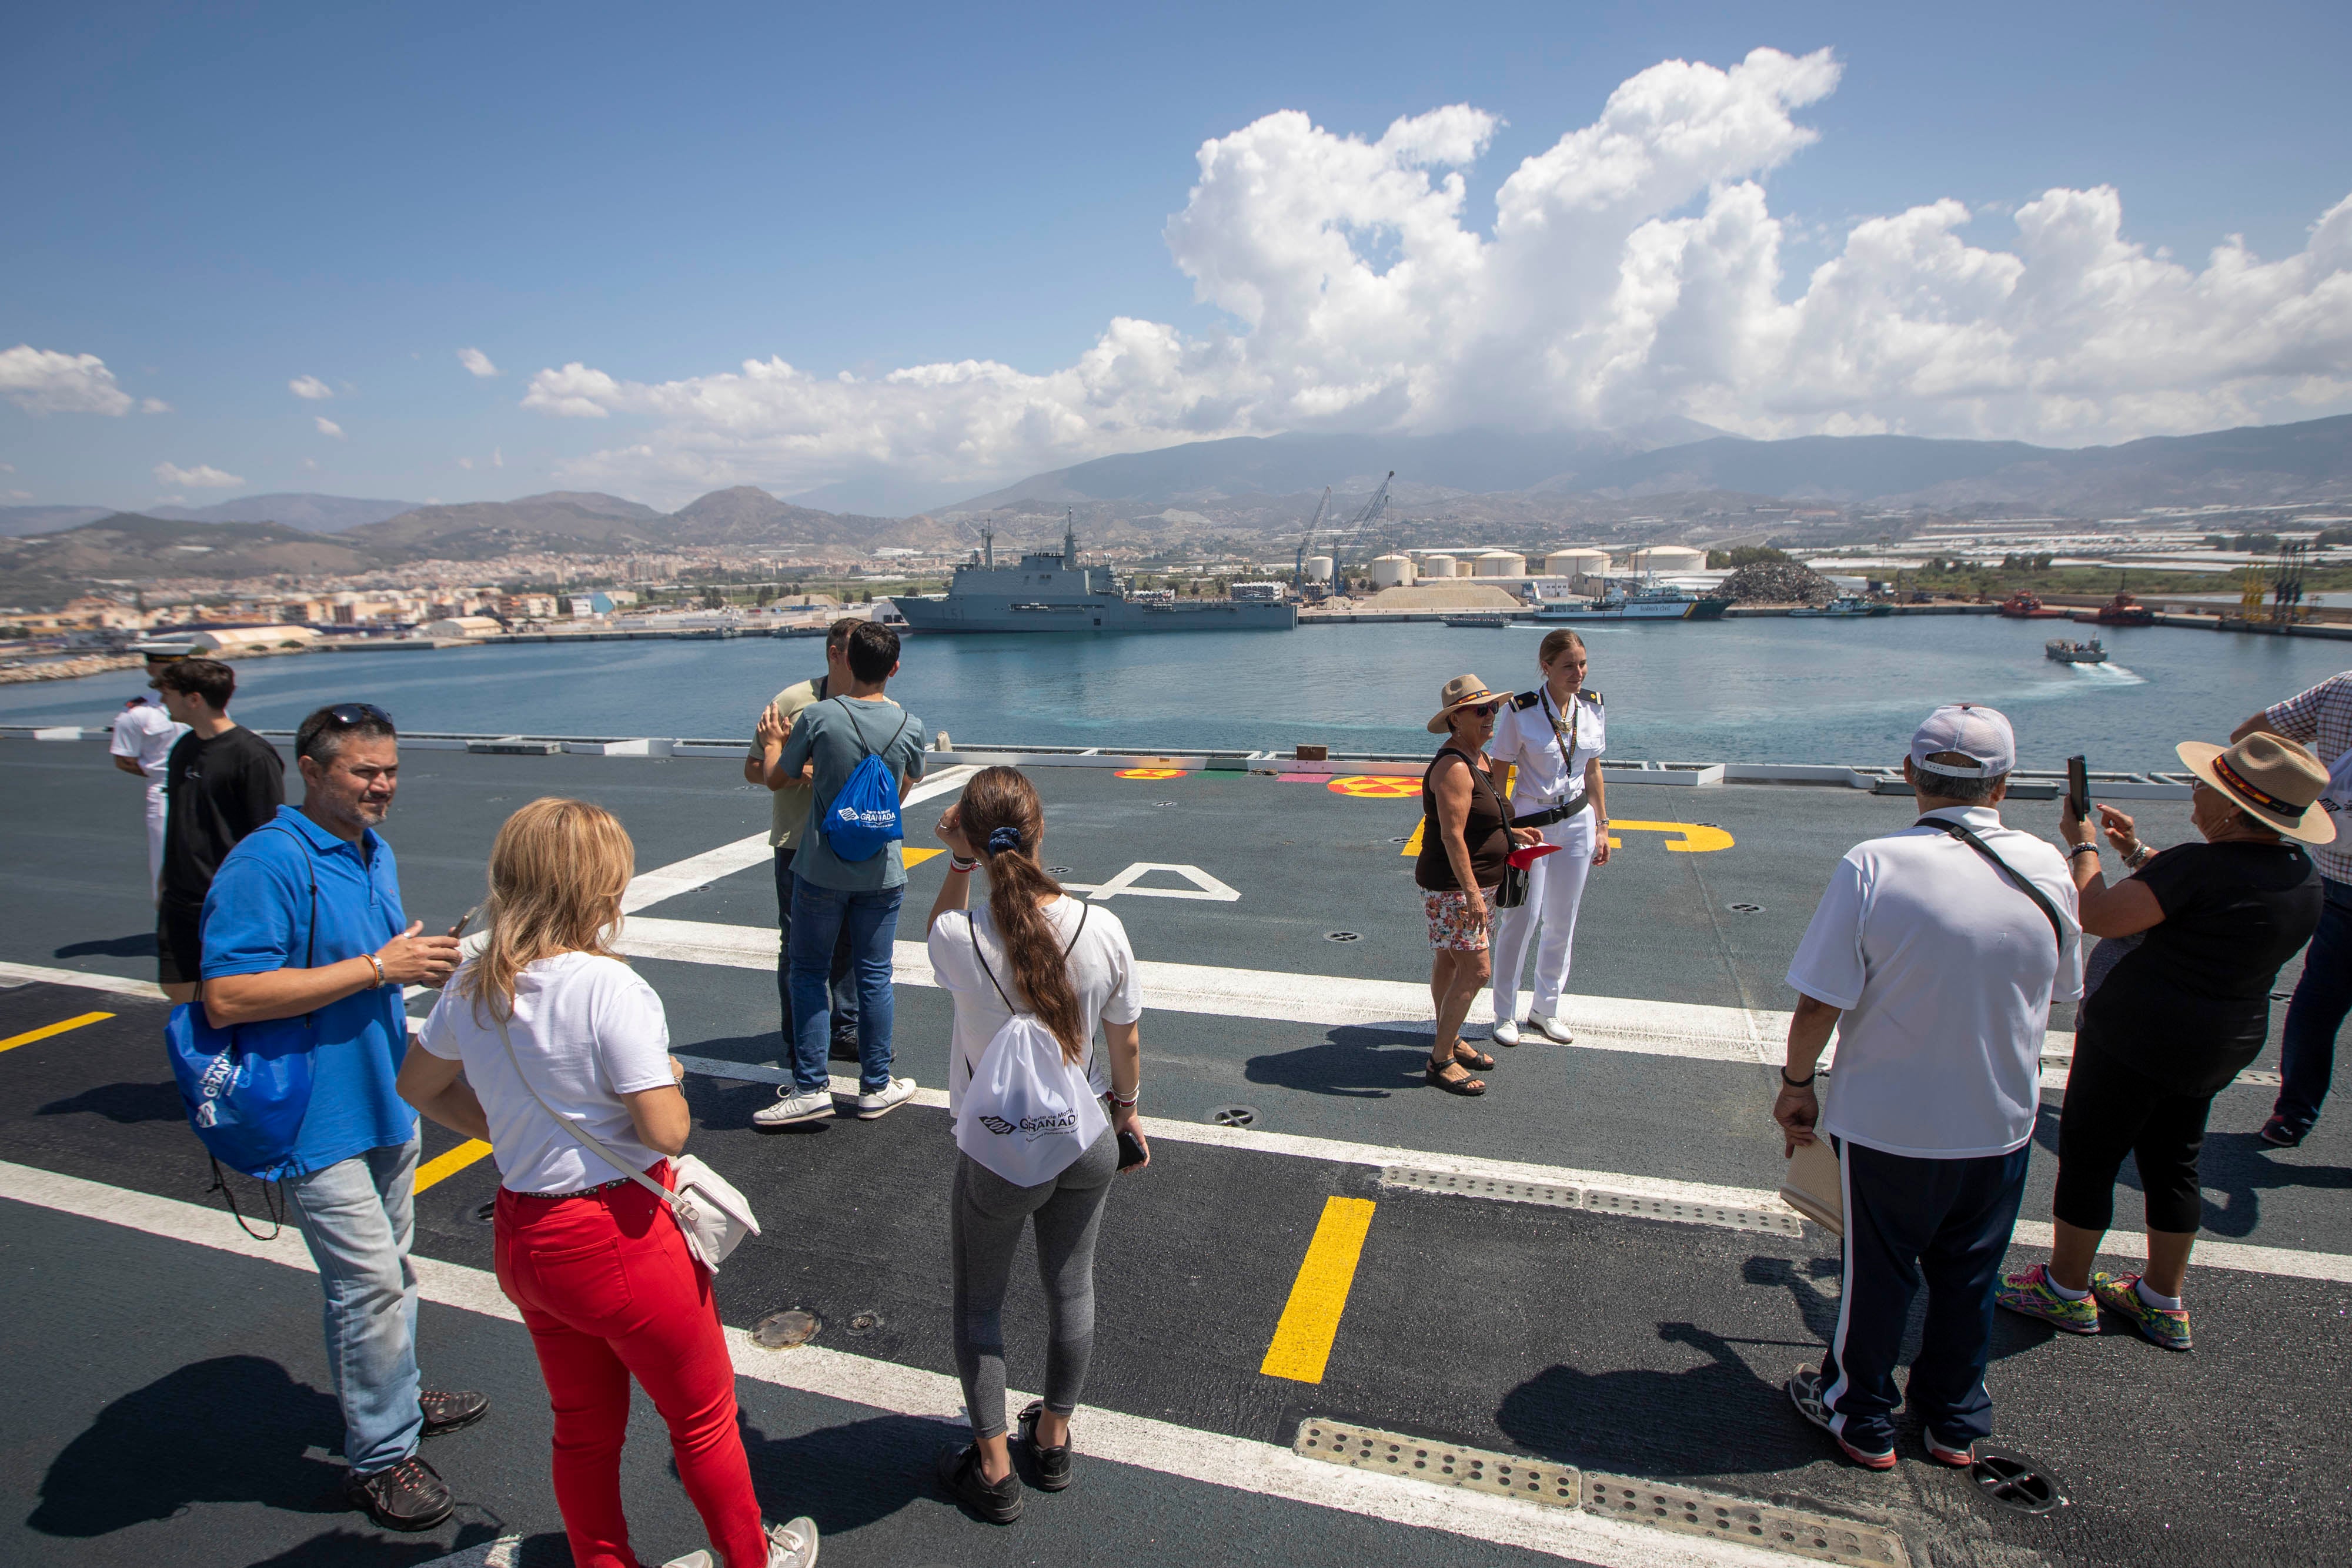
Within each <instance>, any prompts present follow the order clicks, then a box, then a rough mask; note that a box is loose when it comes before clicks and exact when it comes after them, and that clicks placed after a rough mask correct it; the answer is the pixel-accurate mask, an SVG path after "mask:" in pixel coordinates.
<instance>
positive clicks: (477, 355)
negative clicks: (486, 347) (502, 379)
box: [457, 349, 499, 378]
mask: <svg viewBox="0 0 2352 1568" xmlns="http://www.w3.org/2000/svg"><path fill="white" fill-rule="evenodd" d="M457 362H458V363H459V364H461V365H463V366H465V367H466V368H467V370H468V371H472V372H473V373H474V374H476V375H478V376H482V377H486V378H487V377H489V376H494V375H497V374H498V373H499V368H498V366H496V365H494V364H492V363H490V357H489V355H488V354H486V353H484V352H482V350H479V349H460V350H457Z"/></svg>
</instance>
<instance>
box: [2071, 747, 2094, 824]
mask: <svg viewBox="0 0 2352 1568" xmlns="http://www.w3.org/2000/svg"><path fill="white" fill-rule="evenodd" d="M2066 799H2067V800H2070V801H2072V802H2073V803H2074V815H2075V816H2077V817H2079V818H2081V819H2082V820H2083V821H2086V822H2087V821H2090V820H2091V770H2090V765H2089V764H2088V763H2087V762H2086V761H2084V759H2083V758H2080V757H2070V758H2066Z"/></svg>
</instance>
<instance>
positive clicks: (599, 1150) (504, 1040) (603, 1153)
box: [481, 997, 677, 1214]
mask: <svg viewBox="0 0 2352 1568" xmlns="http://www.w3.org/2000/svg"><path fill="white" fill-rule="evenodd" d="M481 1003H482V1005H483V1006H484V1007H485V1008H489V1013H490V1021H491V1022H492V1023H494V1024H496V1025H498V1028H499V1044H500V1045H503V1046H505V1047H506V1048H507V1065H508V1066H509V1067H511V1068H513V1069H514V1075H515V1077H516V1079H517V1080H518V1081H519V1082H520V1083H521V1084H522V1086H523V1090H524V1092H526V1093H528V1094H529V1095H530V1097H531V1098H532V1099H533V1100H538V1101H539V1108H540V1109H541V1110H542V1111H544V1112H546V1113H547V1114H548V1117H549V1119H550V1120H551V1121H552V1122H554V1124H556V1125H557V1126H559V1127H561V1128H562V1129H563V1130H564V1131H565V1132H567V1133H569V1134H572V1139H573V1140H574V1141H575V1142H577V1143H578V1144H579V1145H581V1146H582V1147H583V1148H586V1149H593V1151H595V1153H596V1155H597V1156H598V1157H599V1158H600V1159H602V1160H603V1161H604V1163H605V1164H606V1165H608V1166H612V1167H613V1168H614V1170H616V1171H619V1172H620V1173H621V1174H622V1175H623V1176H627V1177H628V1178H629V1179H630V1180H631V1181H634V1182H635V1183H636V1184H637V1185H638V1186H641V1187H644V1188H645V1189H646V1191H647V1192H649V1193H652V1194H653V1195H654V1196H655V1197H657V1198H659V1199H661V1201H662V1207H665V1208H667V1209H668V1210H670V1211H671V1212H672V1213H673V1214H675V1213H676V1212H677V1194H676V1193H674V1192H672V1191H670V1190H669V1188H667V1187H666V1186H662V1184H661V1183H659V1182H657V1181H656V1180H654V1179H653V1177H651V1176H647V1175H646V1173H645V1172H643V1171H641V1170H636V1169H634V1168H632V1167H631V1166H630V1165H629V1162H628V1161H626V1160H625V1159H623V1158H622V1157H621V1156H620V1155H616V1154H614V1152H613V1151H612V1150H610V1149H608V1148H606V1147H605V1146H604V1144H603V1143H602V1142H600V1141H599V1140H598V1139H597V1138H596V1137H595V1136H593V1134H590V1133H588V1132H587V1131H586V1130H585V1129H583V1127H581V1126H580V1125H579V1124H577V1123H575V1122H573V1121H572V1119H571V1118H570V1117H569V1116H559V1115H557V1114H556V1113H555V1107H554V1106H552V1105H550V1104H549V1103H547V1102H546V1101H544V1100H541V1099H540V1095H539V1091H538V1090H536V1089H533V1088H532V1087H531V1085H530V1079H529V1078H528V1077H526V1076H525V1075H524V1073H523V1070H522V1062H521V1061H520V1060H518V1059H517V1057H516V1056H515V1048H514V1037H513V1036H511V1035H509V1034H508V1033H507V1020H506V1019H502V1018H500V1017H499V1011H498V1009H496V1008H491V1007H490V1004H489V998H487V997H484V998H481ZM509 1005H511V1004H509Z"/></svg>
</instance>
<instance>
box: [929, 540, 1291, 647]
mask: <svg viewBox="0 0 2352 1568" xmlns="http://www.w3.org/2000/svg"><path fill="white" fill-rule="evenodd" d="M894 602H895V603H896V604H897V605H898V612H899V613H900V614H901V615H904V616H905V617H906V618H907V624H908V627H909V628H910V629H911V630H913V631H917V632H1235V631H1253V632H1255V631H1265V632H1287V631H1289V630H1290V629H1291V628H1292V627H1294V626H1296V625H1297V624H1298V610H1297V606H1296V605H1294V604H1292V603H1290V602H1289V601H1286V600H1282V599H1262V600H1227V599H1190V600H1187V599H1178V598H1175V597H1174V596H1172V595H1160V594H1130V593H1129V591H1128V586H1127V584H1126V582H1125V581H1124V580H1121V579H1120V577H1119V575H1118V573H1117V572H1116V571H1113V570H1111V569H1110V568H1109V567H1107V566H1085V565H1082V564H1080V562H1079V560H1078V536H1077V528H1076V522H1075V520H1071V521H1066V523H1065V524H1064V527H1063V531H1062V549H1061V551H1060V553H1059V554H1056V553H1055V552H1054V551H1052V550H1029V551H1025V552H1024V554H1023V555H1022V556H1021V558H1020V559H1019V560H1018V562H1016V563H1015V564H1013V565H1010V566H999V565H997V564H996V536H995V532H994V530H992V529H987V528H983V529H982V530H981V548H980V549H977V550H975V551H973V552H972V559H971V560H969V561H966V562H965V563H964V564H963V565H961V566H959V567H957V568H956V570H955V576H954V577H953V578H952V579H950V581H949V583H948V591H947V592H946V593H945V594H944V595H935V594H926V595H922V596H916V595H913V594H908V595H906V596H904V597H901V598H899V599H898V600H896V601H894Z"/></svg>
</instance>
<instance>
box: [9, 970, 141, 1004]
mask: <svg viewBox="0 0 2352 1568" xmlns="http://www.w3.org/2000/svg"><path fill="white" fill-rule="evenodd" d="M0 980H19V981H26V982H37V983H43V984H47V985H52V986H79V987H80V988H82V989H83V990H85V991H111V992H112V993H113V994H114V995H116V996H118V997H137V998H139V999H140V1000H142V1001H148V1002H160V1001H162V1000H163V987H161V986H159V985H157V984H155V983H154V982H153V981H152V980H126V979H124V978H122V977H121V976H120V975H92V974H89V973H87V972H85V971H83V970H80V969H48V968H44V967H41V966H40V965H38V964H0Z"/></svg>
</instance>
